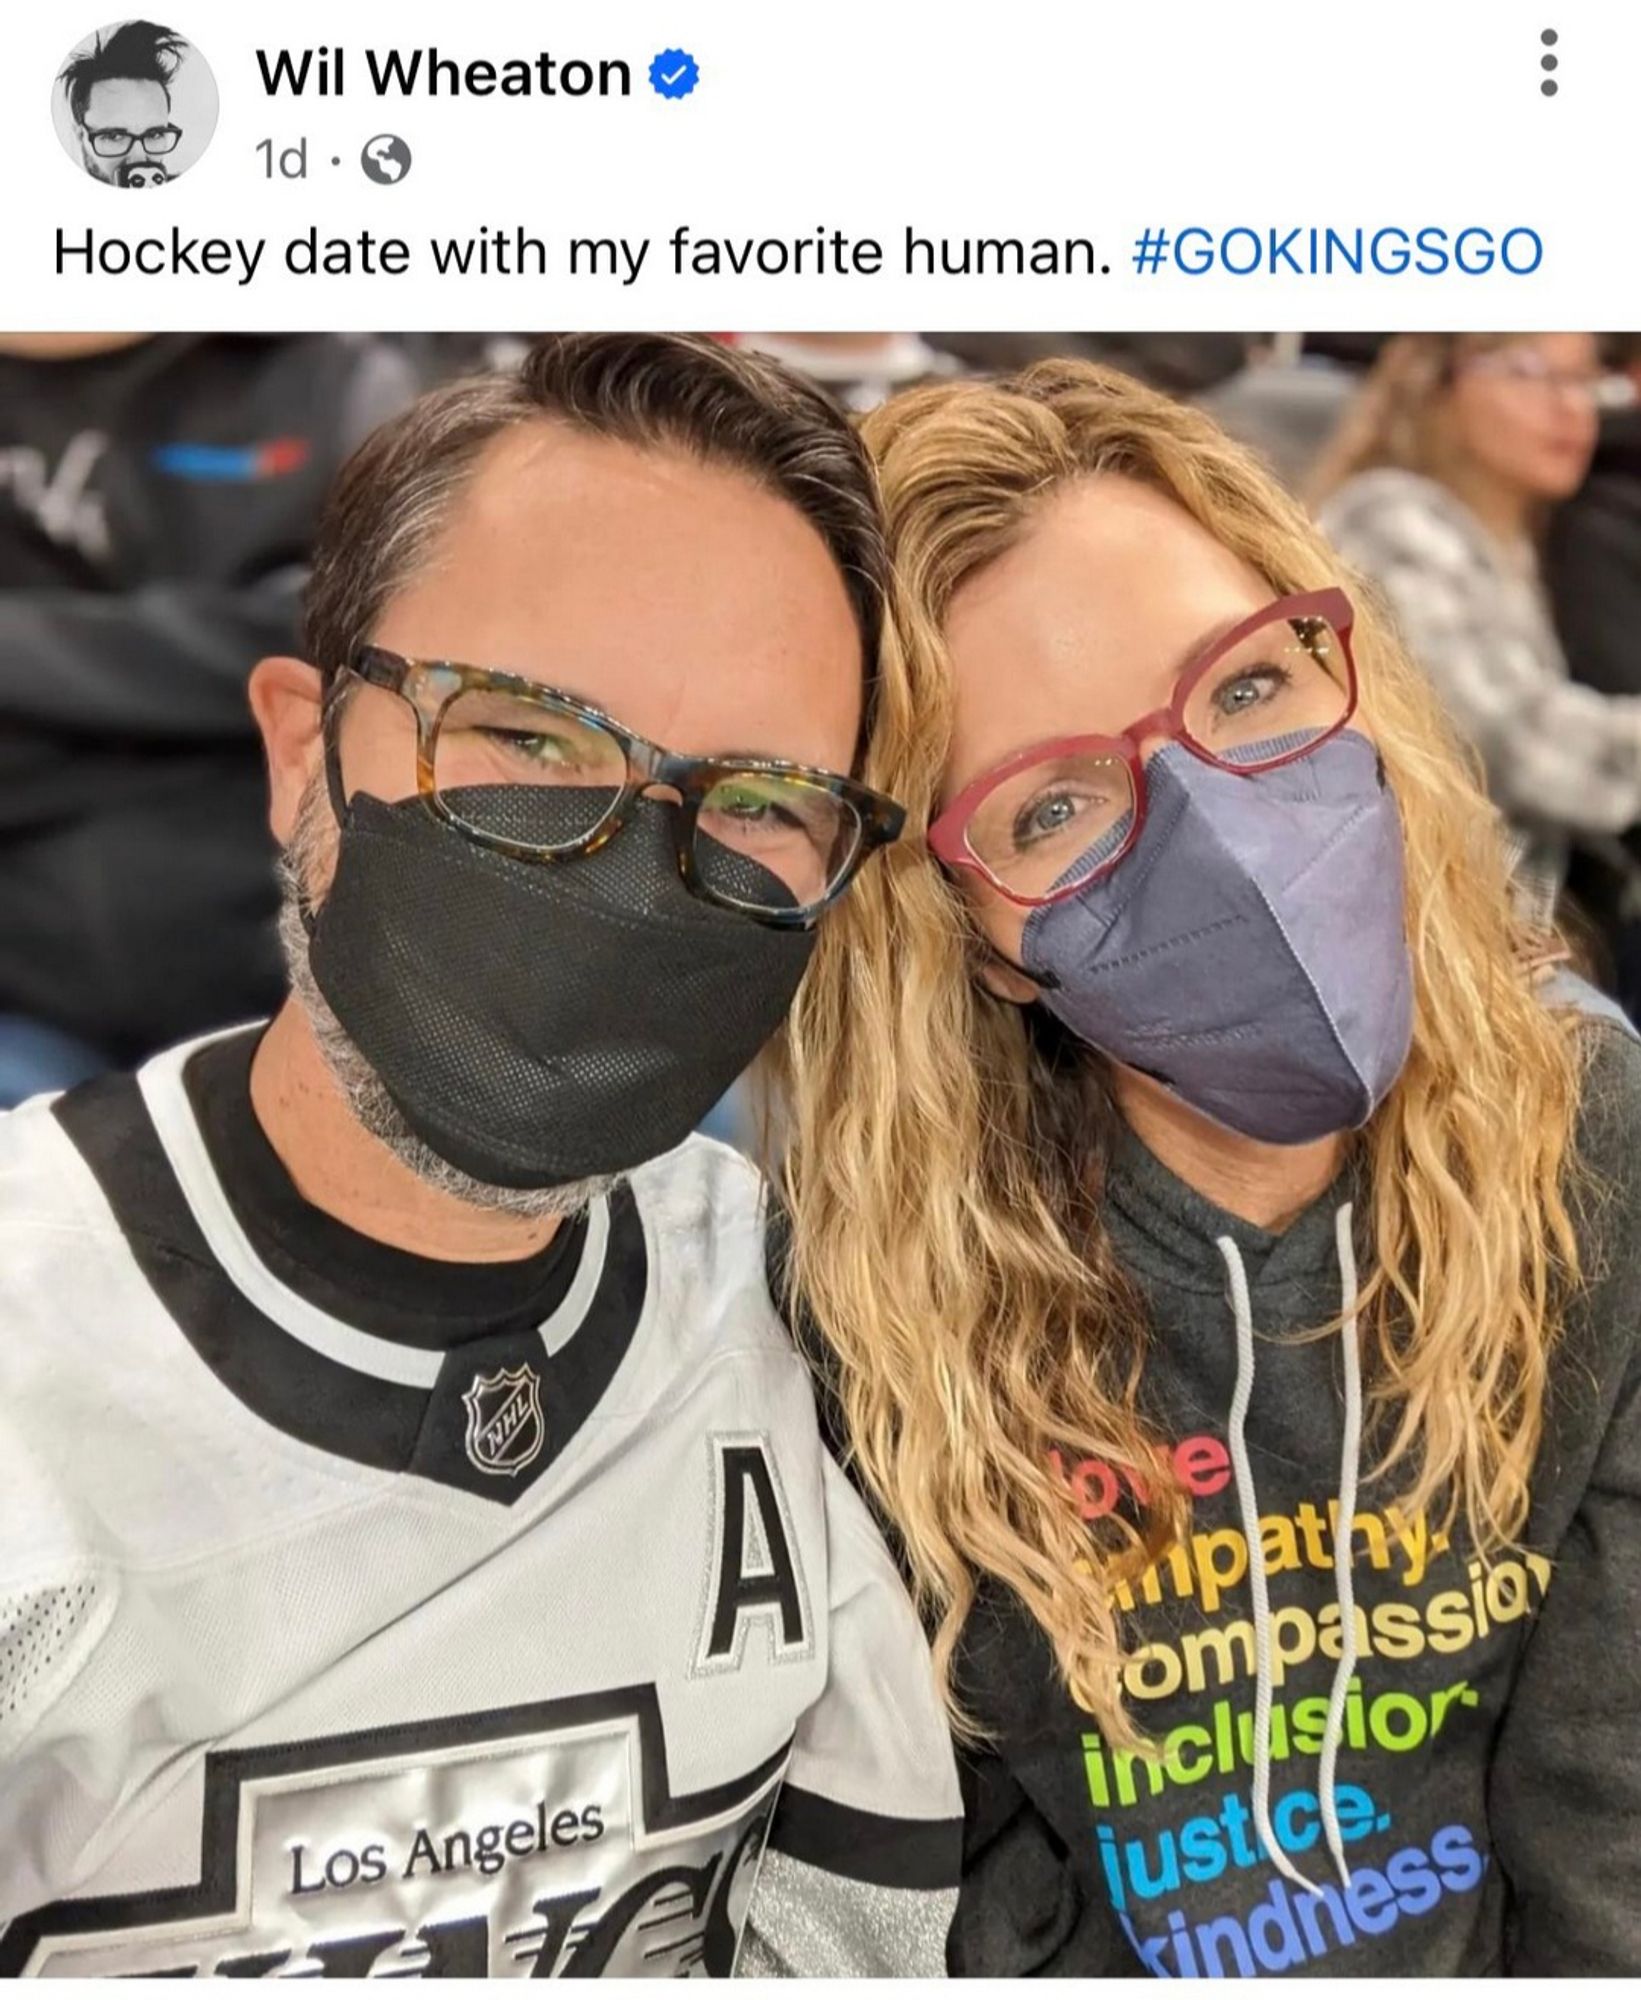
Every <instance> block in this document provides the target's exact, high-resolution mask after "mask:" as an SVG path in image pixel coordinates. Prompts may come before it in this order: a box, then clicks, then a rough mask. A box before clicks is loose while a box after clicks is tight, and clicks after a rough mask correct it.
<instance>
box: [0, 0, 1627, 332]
mask: <svg viewBox="0 0 1641 2000" xmlns="http://www.w3.org/2000/svg"><path fill="white" fill-rule="evenodd" d="M142 11H144V12H145V13H146V14H148V15H149V16H150V17H151V18H154V19H158V20H162V21H163V22H164V23H165V25H167V26H170V27H174V28H175V29H177V30H178V31H179V32H180V33H182V34H183V35H185V36H187V37H188V38H189V39H190V40H191V41H193V42H195V43H197V44H198V46H199V48H200V49H201V51H202V52H203V53H204V55H205V56H206V58H207V59H208V61H209V62H210V64H211V66H212V69H213V70H214V72H215V75H216V80H217V86H218V90H219V92H220V96H221V116H220V120H219V122H218V126H217V131H216V136H215V139H214V141H213V143H212V145H211V148H210V151H209V153H208V154H207V155H206V157H205V158H204V159H203V160H202V161H201V162H200V164H199V165H198V166H196V167H195V168H194V169H193V170H192V172H190V173H189V174H188V175H187V176H186V178H184V179H182V180H180V181H179V182H177V183H176V185H175V186H173V187H170V188H166V189H162V190H146V191H136V190H118V189H110V188H106V187H102V186H98V185H95V184H93V183H92V182H90V181H89V180H87V179H86V178H85V176H84V175H83V174H82V173H81V172H80V170H79V168H78V167H77V166H76V165H75V164H74V163H73V162H72V161H71V160H70V159H69V158H68V157H67V156H66V154H65V153H64V151H63V148H62V146H61V145H60V144H59V142H58V139H57V135H56V133H55V132H54V130H53V128H52V112H51V95H52V89H53V79H54V77H55V75H56V72H57V70H58V68H59V67H60V65H61V63H62V61H63V59H64V57H65V55H66V54H67V52H68V50H69V48H70V46H71V45H72V44H73V43H74V42H76V41H77V40H79V39H80V38H81V37H82V36H83V35H84V34H86V33H87V32H88V31H89V30H90V29H92V28H93V27H95V26H98V25H100V24H101V22H102V21H103V20H105V19H108V18H118V15H117V13H116V12H115V10H114V9H113V8H111V7H110V4H109V0H89V4H88V5H87V7H86V9H85V18H84V19H81V18H79V16H78V15H77V14H75V13H74V12H73V11H72V8H71V7H64V6H62V5H60V4H58V5H52V6H51V7H49V8H45V7H38V6H32V7H27V6H16V7H14V8H12V9H11V10H10V13H9V18H8V21H7V57H6V62H5V64H4V65H3V66H0V186H4V188H5V190H6V195H5V199H4V202H3V203H0V325H5V326H7V327H9V328H12V329H15V330H33V329H40V328H53V329H76V328H113V327H128V326H130V327H134V326H143V327H149V328H155V329H173V328H224V329H226V328H234V327H239V328H278V329H290V328H303V327H326V328H374V327H394V328H499V327H512V328H529V329H549V328H554V327H563V326H589V325H598V326H611V327H618V326H628V325H631V326H638V325H667V326H693V327H703V328H718V327H730V326H737V327H753V326H759V327H770V328H797V327H810V328H815V329H849V328H857V327H890V326H902V325H904V326H916V327H923V328H941V327H990V328H1071V327H1082V328H1098V327H1101V326H1107V327H1136V328H1139V327H1180V328H1209V327H1223V326H1238V327H1262V328H1268V329H1273V330H1275V329H1281V328H1284V327H1309V328H1321V327H1334V328H1344V327H1350V326H1374V327H1382V328H1396V327H1420V326H1465V327H1470V328H1476V329H1484V328H1490V327H1517V326H1521V327H1527V326H1584V327H1590V328H1594V329H1598V330H1599V329H1613V328H1618V327H1633V326H1635V325H1636V324H1637V322H1641V280H1638V279H1637V276H1636V248H1635V244H1634V242H1633V239H1632V230H1633V224H1632V222H1631V219H1630V218H1631V211H1632V208H1633V203H1632V200H1631V190H1632V189H1633V186H1634V172H1635V170H1634V158H1633V154H1634V147H1635V141H1636V107H1637V105H1638V104H1641V8H1637V7H1635V6H1633V5H1629V4H1623V5H1621V4H1618V0H1532V4H1524V0H1327V4H1317V0H1240V4H1238V5H1235V6H1230V5H1224V4H1217V0H1173V4H1165V0H1130V4H1126V5H1103V4H1098V0H1010V4H1009V5H1007V6H1004V7H996V6H992V5H961V6H959V5H955V4H952V0H810V4H808V5H805V6H803V7H791V8H776V7H771V6H765V5H754V4H753V0H667V4H665V5H661V4H651V0H635V4H624V5H621V6H619V7H616V6H611V5H609V4H607V0H606V4H597V0H586V3H585V4H572V3H571V0H554V4H552V5H550V6H541V5H525V4H521V0H442V4H441V0H393V4H376V0H278V4H269V5H265V6H257V5H255V4H252V0H176V4H173V0H154V4H153V5H152V6H148V5H147V4H146V0H143V7H142ZM1546 28H1553V29H1554V30H1555V31H1556V33H1557V36H1558V40H1557V42H1556V44H1555V47H1554V49H1553V50H1550V51H1546V49H1545V47H1544V45H1543V44H1542V42H1541V40H1540V35H1541V32H1542V31H1543V30H1544V29H1546ZM338 43H340V45H341V46H343V47H345V48H346V50H347V51H348V59H347V77H346V81H347V89H346V93H345V95H343V96H341V97H324V98H322V97H318V96H316V95H314V94H312V88H311V86H310V91H309V93H308V94H306V95H304V96H303V97H301V98H293V97H291V96H289V95H288V94H285V95H281V96H279V97H272V98H270V97H269V96H268V95H266V93H265V91H264V89H263V85H262V80H261V77H260V74H259V72H258V69H257V65H256V61H255V54H254V52H255V50H256V49H257V48H258V47H259V46H260V47H262V48H264V49H266V50H268V51H269V52H270V57H271V56H272V54H273V52H276V51H277V50H279V49H281V48H288V49H291V50H293V51H295V52H300V50H301V49H303V48H304V47H308V46H312V47H315V48H317V47H318V46H319V45H321V44H324V45H327V46H329V47H332V48H334V47H335V46H337V45H338ZM430 46H436V47H437V49H438V51H439V53H440V54H441V55H443V56H448V57H453V58H455V59H456V61H457V62H458V63H459V64H462V65H465V64H466V63H468V62H471V61H475V60H481V59H482V60H488V61H491V62H493V63H495V64H497V65H498V66H499V65H500V64H501V63H503V62H506V61H508V60H510V59H515V58H522V59H525V60H528V61H530V62H531V63H532V64H533V62H534V60H535V58H536V56H537V54H538V53H539V52H540V51H542V50H543V49H545V50H547V51H548V52H550V53H551V55H552V56H553V57H554V58H555V60H557V61H559V62H564V61H567V60H569V59H571V58H582V59H585V60H587V61H589V62H591V63H593V64H594V65H595V66H596V64H597V62H598V60H599V59H600V58H606V59H607V58H615V57H620V58H623V59H624V60H625V61H626V62H627V63H628V65H629V67H630V70H631V74H632V86H633V90H632V95H631V96H630V97H628V98H625V99H622V98H609V99H604V100H600V99H598V98H595V97H587V98H570V97H564V96H559V97H541V96H532V97H503V96H500V95H495V96H490V97H477V96H473V97H470V96H467V95H462V96H457V97H446V96H443V95H441V96H439V97H436V98H432V97H428V96H427V95H425V94H418V95H416V96H412V97H400V96H398V95H397V94H394V95H389V96H385V97H378V96H377V95H376V93H375V91H374V89H373V87H372V84H371V79H370V76H369V73H368V70H367V68H366V64H365V50H366V49H367V48H375V49H377V50H378V51H383V50H387V49H391V48H398V49H400V50H404V51H409V50H411V49H413V48H416V47H424V48H425V47H430ZM674 47H678V48H683V49H686V50H688V51H690V52H691V53H692V54H693V55H694V56H695V57H696V58H697V60H698V61H699V64H700V69H701V81H700V84H699V87H698V88H697V89H696V90H695V92H694V93H693V94H692V95H691V96H689V97H687V98H685V99H682V100H680V101H677V102H672V101H668V100H665V99H663V98H661V97H658V96H656V95H655V94H654V93H653V92H652V90H651V88H650V84H649V65H650V60H651V58H652V57H653V56H654V55H655V54H656V53H657V52H658V51H660V50H662V49H667V48H674ZM1546 53H1553V54H1554V55H1555V56H1556V58H1557V61H1558V67H1557V69H1556V71H1555V81H1556V82H1557V84H1558V86H1559V88H1558V93H1557V95H1556V96H1555V97H1553V98H1546V97H1544V96H1543V95H1542V94H1541V90H1540V85H1541V83H1542V82H1543V80H1544V74H1545V73H1544V71H1543V70H1542V69H1541V67H1540V59H1541V57H1542V56H1544V55H1545V54H1546ZM380 132H394V133H398V134H399V135H401V136H402V137H403V138H404V139H405V140H406V141H407V142H408V144H409V145H410V147H411V149H412V152H413V155H414V164H413V167H412V170H411V172H410V174H409V176H408V177H407V178H406V179H405V181H404V182H403V183H401V184H399V185H397V186H392V187H381V186H377V185H374V184H373V183H371V182H370V181H368V180H367V179H366V178H365V176H364V174H363V173H362V172H361V169H360V166H359V150H360V147H361V146H362V145H363V143H364V142H365V140H366V139H368V138H370V137H371V136H372V135H373V134H376V133H380ZM264 139H271V140H273V141H274V145H275V151H276V152H278V151H280V150H282V149H285V148H288V147H292V146H295V145H296V144H297V143H298V142H299V141H302V140H305V141H306V145H307V155H308V166H307V178H306V179H305V180H285V179H280V178H275V179H272V180H270V179H268V178H267V177H266V175H265V172H264V167H263V161H262V158H261V156H260V155H259V154H258V152H257V151H256V148H257V145H258V143H259V142H260V141H262V140H264ZM333 156H336V157H339V158H340V161H341V164H340V165H339V166H333V165H332V164H331V161H332V158H333ZM680 224H687V225H688V227H689V228H690V230H691V231H692V232H693V233H694V234H695V235H698V236H714V237H719V238H732V239H745V238H747V237H762V236H773V237H784V238H791V237H794V236H799V235H804V234H807V233H810V232H813V231H814V230H815V229H816V228H817V227H824V228H825V229H826V230H828V231H830V230H833V229H842V230H844V231H845V232H847V233H848V234H850V235H851V236H873V237H876V238H877V239H878V240H879V241H880V242H881V243H882V245H883V249H884V253H885V254H884V262H883V270H882V273H881V274H880V275H878V276H876V277H871V278H860V277H845V278H832V277H823V278H818V279H817V278H811V277H805V278H798V279H793V278H769V277H758V276H747V277H743V278H738V279H737V278H733V277H729V276H724V277H719V278H715V279H714V278H697V277H688V276H686V277H682V278H676V277H674V276H673V275H672V272H671V261H670V250H669V246H668V244H667V242H666V239H667V237H668V236H670V234H671V232H672V231H673V230H674V229H675V228H677V227H678V226H679V225H680ZM1311 225H1316V226H1318V227H1319V228H1320V227H1327V226H1330V225H1331V226H1332V227H1333V228H1334V229H1336V230H1339V231H1340V232H1342V233H1343V232H1352V231H1354V230H1356V229H1357V228H1361V229H1363V230H1364V231H1366V232H1368V233H1369V234H1371V232H1372V231H1373V230H1375V229H1378V228H1384V227H1398V228H1401V229H1405V230H1406V231H1407V232H1408V233H1409V235H1412V234H1413V233H1414V232H1416V231H1417V230H1418V229H1420V228H1422V227H1432V228H1443V229H1445V230H1447V231H1448V232H1449V235H1455V234H1457V232H1458V231H1459V230H1461V229H1464V228H1467V227H1472V226H1478V227H1483V228H1487V229H1490V230H1492V231H1493V232H1494V234H1495V236H1502V235H1503V234H1504V232H1505V231H1506V230H1508V229H1511V228H1516V227H1522V228H1527V229H1531V230H1536V231H1537V232H1538V234H1539V235H1540V236H1541V237H1542V238H1543V242H1544V258H1543V263H1542V265H1541V267H1540V268H1539V270H1538V271H1537V273H1536V274H1535V275H1533V276H1531V277H1526V278H1515V277H1510V276H1508V275H1506V274H1504V273H1502V272H1499V271H1495V272H1493V273H1492V274H1490V275H1488V276H1485V277H1463V276H1459V275H1456V274H1452V273H1449V274H1448V275H1446V276H1443V277H1428V276H1418V275H1415V274H1414V273H1413V272H1411V271H1410V272H1408V273H1407V274H1406V275H1404V276H1401V277H1396V278H1387V277H1374V276H1371V275H1370V276H1364V277H1361V278H1355V277H1350V276H1335V277H1333V278H1331V279H1330V278H1323V277H1314V278H1313V277H1296V276H1293V275H1291V274H1290V275H1287V276H1284V277H1278V278H1272V277H1268V276H1255V277H1243V278H1235V277H1229V276H1223V275H1217V274H1216V275H1214V276H1204V277H1196V278H1192V277H1186V276H1183V275H1178V274H1168V275H1163V276H1157V277H1140V276H1137V275H1136V274H1135V272H1134V269H1133V262H1132V257H1133V244H1134V238H1135V237H1136V235H1137V234H1138V233H1139V231H1140V230H1141V228H1143V227H1147V226H1160V227H1165V228H1167V229H1168V230H1169V231H1170V233H1173V232H1175V231H1177V230H1179V229H1181V228H1184V227H1187V226H1199V227H1202V228H1206V229H1209V230H1213V231H1215V232H1222V231H1224V230H1226V229H1230V228H1233V227H1248V228H1252V229H1255V230H1257V231H1259V232H1260V233H1261V234H1266V233H1268V232H1270V231H1272V230H1275V231H1276V232H1277V233H1278V234H1279V235H1280V234H1284V233H1286V231H1288V230H1289V229H1292V228H1294V227H1296V226H1301V227H1304V228H1308V227H1310V226H1311ZM59 226H60V227H62V228H63V229H64V230H65V231H66V232H67V233H68V236H69V238H70V239H71V240H72V241H75V242H78V241H83V238H84V232H85V231H86V229H88V228H89V229H91V230H92V231H93V232H94V233H95V235H96V237H97V239H98V240H99V241H100V240H102V239H105V238H122V237H123V238H127V239H131V240H135V239H137V238H140V237H150V238H159V239H161V240H163V241H165V242H166V243H167V244H168V243H169V239H170V236H171V231H172V229H173V228H176V229H178V230H180V231H181V233H182V236H183V237H184V239H185V240H186V239H191V238H209V237H223V238H227V239H234V238H242V239H247V240H252V241H254V239H256V238H259V237H265V238H266V239H267V249H266V251H265V253H264V255H263V257H262V261H261V266H260V268H259V270H258V272H257V275H256V277H255V279H254V281H253V282H252V283H250V284H248V285H240V284H238V283H236V277H237V276H238V275H239V271H238V263H237V259H236V268H235V271H234V272H233V273H231V274H229V275H226V276H221V277H210V276H194V277H163V278H144V277H139V276H137V275H135V274H127V275H125V276H121V277H104V276H97V277H85V276H81V275H77V273H78V272H79V271H80V270H82V269H83V265H82V264H81V263H79V262H76V263H74V264H72V265H71V266H70V275H64V276H59V275H58V274H57V272H56V270H55V252H56V232H57V229H58V228H59ZM908 226H910V227H912V228H914V229H916V231H917V232H918V233H919V234H920V235H922V236H925V237H936V238H938V237H941V236H945V237H949V238H953V239H958V238H974V237H998V236H1018V237H1023V238H1026V239H1032V238H1037V237H1067V236H1078V237H1092V238H1093V239H1094V242H1095V245H1096V249H1097V251H1098V253H1099V257H1100V261H1102V262H1104V263H1107V264H1109V266H1110V275H1109V276H1107V277H1094V278H1087V277H1076V278H1035V279H1025V280H1020V279H1014V278H1001V279H1000V278H989V279H957V278H937V279H933V280H929V279H923V280H917V279H913V278H908V277H906V276H904V275H902V272H901V264H902V242H903V235H904V231H905V230H906V228H907V227H908ZM312 227H317V228H318V230H319V232H320V235H321V237H340V238H349V237H351V238H355V239H356V238H357V236H358V233H359V232H360V231H361V230H365V229H368V230H370V231H372V232H373V233H374V234H376V235H377V236H379V237H380V236H396V237H400V238H403V239H404V240H405V241H407V242H408V243H409V245H410V247H411V258H412V262H411V269H410V272H409V274H408V275H406V276H403V277H394V278H389V277H379V278H365V277H351V278H337V277H331V278H325V277H317V278H315V277H307V278H298V277H293V276H290V275H288V274H287V273H286V271H285V268H284V263H283V250H284V245H285V242H286V240H287V239H288V238H290V237H292V236H296V235H299V234H301V233H302V232H304V231H306V230H308V229H309V228H312ZM521 227H522V228H525V229H527V230H528V231H529V232H530V233H532V234H533V235H535V236H538V237H543V238H545V239H546V240H547V244H548V250H549V258H550V270H549V275H548V276H547V277H545V278H541V277H536V276H533V275H532V276H529V277H503V276H492V277H489V278H481V277H476V276H469V277H467V278H454V279H440V278H438V277H436V276H435V275H434V269H433V263H432V259H431V256H430V254H429V251H428V239H429V237H432V236H439V237H445V236H451V235H466V234H470V233H472V232H474V231H477V230H480V229H494V228H501V229H503V230H505V231H507V232H509V233H511V232H512V231H514V230H516V229H518V228H521ZM572 236H583V237H585V236H600V237H608V236H623V237H627V238H629V239H637V238H639V237H643V236H649V237H651V238H653V239H654V241H653V242H652V245H651V249H650V252H649V256H648V259H647V262H646V265H645V268H644V271H643V274H642V276H641V277H640V278H639V280H638V281H637V282H636V283H634V284H632V285H627V286H623V285H622V284H621V283H620V282H619V281H617V280H615V279H613V278H609V277H605V278H600V279H596V280H595V279H591V278H588V277H585V276H582V277H577V278H573V279H572V278H570V277H569V276H568V275H566V270H565V261H566V257H565V253H566V246H567V242H568V239H569V238H570V237H572Z"/></svg>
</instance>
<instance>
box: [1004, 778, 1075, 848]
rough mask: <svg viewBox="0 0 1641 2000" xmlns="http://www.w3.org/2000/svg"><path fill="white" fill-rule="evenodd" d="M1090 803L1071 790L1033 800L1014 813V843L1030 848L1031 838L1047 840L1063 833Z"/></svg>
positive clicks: (1052, 793)
mask: <svg viewBox="0 0 1641 2000" xmlns="http://www.w3.org/2000/svg"><path fill="white" fill-rule="evenodd" d="M1090 803H1091V801H1089V800H1088V799H1079V798H1078V797H1076V795H1075V794H1074V793H1071V792H1049V793H1046V794H1045V795H1044V796H1043V797H1041V798H1038V799H1033V800H1032V801H1031V803H1030V804H1029V805H1027V806H1025V807H1023V808H1022V809H1021V810H1020V811H1019V812H1018V813H1016V814H1015V817H1014V826H1013V829H1012V832H1013V836H1014V841H1015V845H1016V846H1018V847H1029V846H1030V845H1031V844H1032V842H1033V841H1036V840H1047V839H1050V838H1051V837H1052V836H1053V835H1055V834H1057V833H1064V831H1065V830H1066V828H1067V827H1068V826H1070V825H1071V823H1072V821H1073V820H1075V819H1076V818H1078V816H1079V815H1080V813H1081V812H1082V811H1083V809H1084V808H1085V807H1086V806H1088V805H1089V804H1090Z"/></svg>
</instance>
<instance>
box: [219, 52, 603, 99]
mask: <svg viewBox="0 0 1641 2000" xmlns="http://www.w3.org/2000/svg"><path fill="white" fill-rule="evenodd" d="M364 54H365V71H366V74H367V76H368V77H369V80H370V87H371V89H372V91H374V93H375V94H376V96H378V97H631V95H632V70H631V67H630V66H629V65H628V64H627V63H625V62H622V61H621V60H620V59H619V58H616V59H607V58H600V59H598V60H597V61H588V60H586V59H585V58H583V57H580V56H572V57H568V58H563V59H561V58H559V57H557V56H553V55H549V54H548V52H547V51H546V50H545V49H541V50H539V51H538V52H537V53H536V54H535V55H533V56H514V57H511V58H509V59H506V60H504V61H501V62H486V61H482V60H481V61H476V62H460V63H459V62H457V61H456V60H455V58H454V57H452V56H446V55H441V54H440V53H439V51H438V49H437V48H430V49H366V50H365V52H364ZM256 66H257V68H258V69H259V70H260V71H261V72H262V87H263V89H264V90H265V91H266V92H267V94H268V95H269V96H270V97H279V96H281V95H289V96H291V97H302V96H306V95H308V94H310V93H311V94H312V95H313V96H315V97H341V96H343V95H345V93H346V90H347V70H348V51H347V50H346V49H343V48H331V47H330V46H329V45H326V44H322V45H321V46H320V47H319V48H316V49H301V50H296V49H275V50H272V51H270V50H268V49H258V50H257V52H256Z"/></svg>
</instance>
